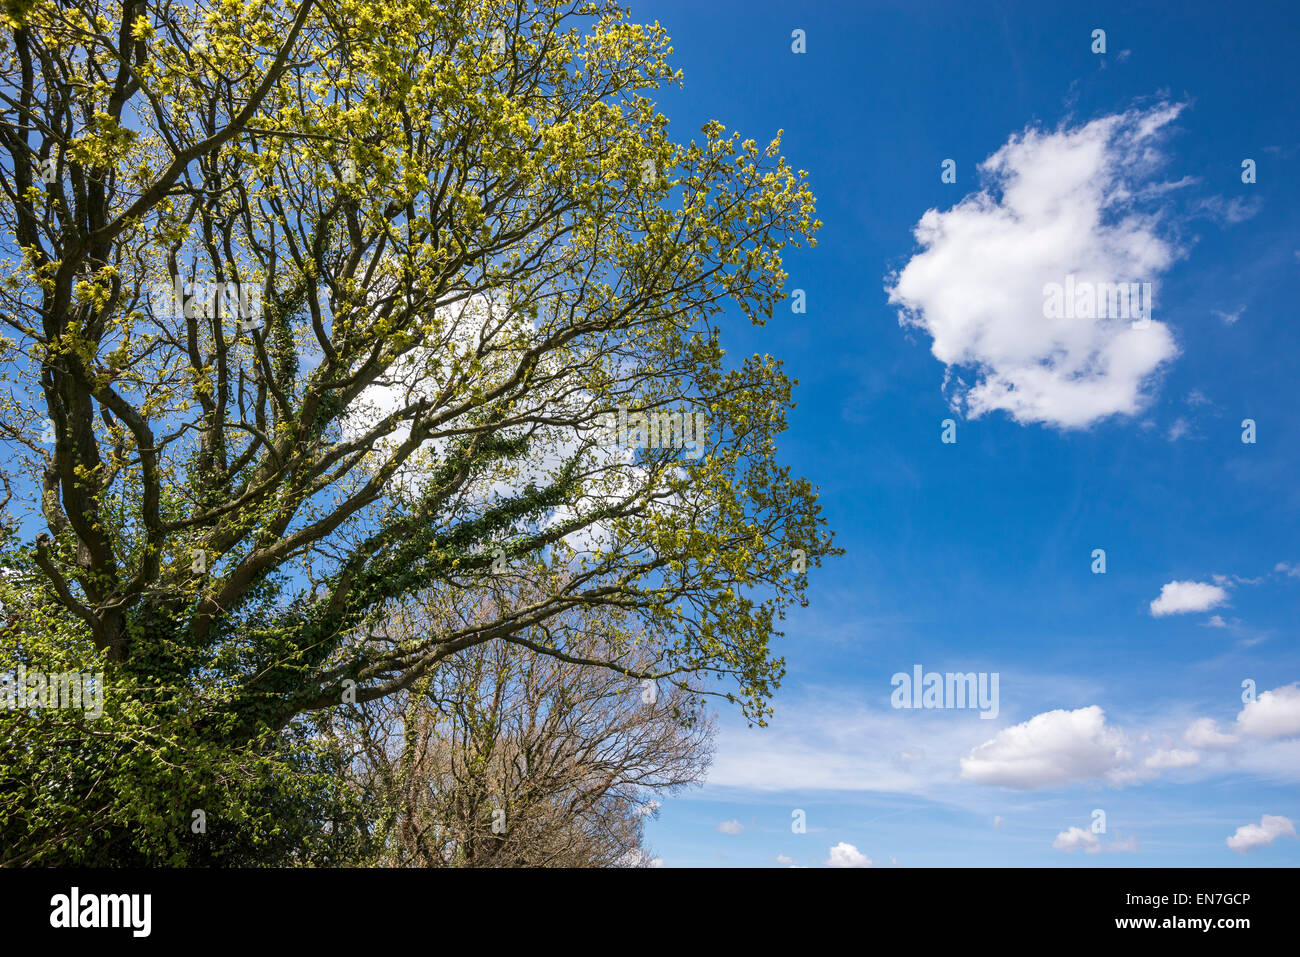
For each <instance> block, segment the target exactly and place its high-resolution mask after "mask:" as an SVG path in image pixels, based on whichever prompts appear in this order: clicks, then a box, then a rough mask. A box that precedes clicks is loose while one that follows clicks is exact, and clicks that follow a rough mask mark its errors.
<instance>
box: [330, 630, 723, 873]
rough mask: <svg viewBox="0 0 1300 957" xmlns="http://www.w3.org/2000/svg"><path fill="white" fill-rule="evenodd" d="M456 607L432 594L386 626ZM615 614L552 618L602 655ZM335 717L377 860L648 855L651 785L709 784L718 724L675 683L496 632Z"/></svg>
mask: <svg viewBox="0 0 1300 957" xmlns="http://www.w3.org/2000/svg"><path fill="white" fill-rule="evenodd" d="M448 614H450V615H454V616H456V617H461V614H458V613H457V612H456V611H454V610H447V611H443V612H439V611H438V610H437V609H433V608H428V607H427V606H426V607H423V608H421V609H420V610H419V611H418V612H417V613H416V614H415V615H414V616H412V615H400V616H394V618H393V619H390V620H389V622H386V628H385V630H386V631H388V632H389V633H390V634H394V635H395V634H399V633H401V634H405V633H409V632H411V631H414V630H419V629H421V628H425V627H427V626H428V625H429V624H430V623H431V622H432V621H436V620H437V619H438V618H439V617H446V616H447V615H448ZM465 617H468V618H471V619H472V618H476V617H477V618H481V617H484V615H483V614H482V613H481V612H477V611H476V612H474V613H473V614H472V615H469V616H465ZM620 617H621V616H619V615H617V614H614V613H611V612H607V611H596V612H590V611H587V612H582V613H576V612H575V613H570V614H567V615H564V616H561V619H560V620H559V621H558V622H556V623H553V625H552V626H551V627H561V628H567V629H570V630H571V632H572V634H571V637H570V640H569V641H568V646H569V647H570V648H571V649H573V650H575V651H585V652H586V653H588V654H589V655H591V656H593V657H594V656H603V655H607V654H609V652H608V648H609V645H610V644H611V643H612V642H614V641H617V640H619V639H620V637H621V636H622V634H623V627H624V624H623V622H622V621H621V620H620ZM466 623H469V622H466ZM449 624H450V623H447V622H444V623H443V626H444V627H446V626H447V625H449ZM624 657H625V661H624V664H625V665H627V666H628V667H629V669H631V668H633V667H634V668H636V669H637V670H646V669H648V668H652V667H653V665H654V662H653V661H652V660H650V652H649V650H648V649H647V648H646V647H645V646H639V647H637V648H634V649H632V650H630V651H628V652H625V653H624ZM329 730H330V733H331V735H335V736H337V740H338V741H339V743H340V745H341V746H342V751H343V752H344V753H346V754H349V755H352V756H353V760H352V764H351V765H350V776H351V779H352V783H353V785H354V786H355V787H356V789H357V791H356V794H355V797H356V800H357V803H358V804H359V805H360V806H363V807H366V808H368V809H370V812H371V813H370V822H371V823H370V832H369V834H368V838H369V840H368V842H367V843H368V844H369V845H370V846H372V847H374V848H375V851H374V853H375V855H376V857H375V859H376V861H377V862H378V863H382V864H385V865H389V866H417V867H441V866H463V867H502V866H528V867H606V866H614V865H622V866H642V865H644V864H646V863H648V862H649V861H650V860H651V855H650V853H649V852H648V850H647V849H646V848H645V847H644V846H643V837H644V833H643V832H644V824H645V821H646V820H647V818H648V817H651V816H653V815H654V813H655V812H656V810H657V808H658V802H657V801H656V800H655V799H654V798H655V796H656V795H662V794H665V793H672V792H675V791H677V790H679V789H680V788H682V787H684V786H686V785H688V784H692V783H697V782H700V781H702V779H703V776H704V773H705V771H706V770H707V767H708V763H709V759H710V756H711V750H710V743H711V740H712V737H713V722H712V721H711V720H710V719H708V718H707V716H706V715H704V714H703V713H701V712H700V710H699V703H698V702H697V701H694V700H692V698H691V696H690V695H689V694H688V693H686V692H684V691H683V690H681V689H680V688H673V687H667V688H665V689H663V691H662V694H661V693H660V689H659V688H658V687H657V686H656V685H654V684H653V683H651V682H646V683H645V684H642V683H641V682H638V681H637V680H635V679H629V678H627V677H625V676H623V675H620V674H618V673H616V672H614V671H612V670H609V669H605V668H593V667H590V666H587V665H582V664H576V663H573V662H570V661H564V660H561V659H558V658H555V657H553V656H550V655H544V654H537V653H535V652H532V651H529V650H528V649H526V648H521V647H519V646H517V645H512V644H509V643H507V642H493V643H491V644H482V645H476V646H475V647H474V648H472V649H469V650H467V651H466V652H462V653H461V654H459V655H456V656H454V657H452V658H449V659H447V660H446V661H445V662H443V663H441V664H440V665H439V666H438V668H437V669H436V670H435V671H434V672H433V673H432V674H431V675H430V676H429V677H428V678H426V679H423V680H422V681H420V682H417V683H416V685H415V686H414V687H412V688H411V689H409V690H407V691H403V692H400V693H398V694H396V695H391V696H389V697H387V698H384V699H381V700H379V701H373V702H369V703H366V704H362V705H359V706H358V708H357V709H355V710H354V709H349V708H340V709H336V710H334V711H332V712H330V720H329Z"/></svg>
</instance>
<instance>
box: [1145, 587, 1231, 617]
mask: <svg viewBox="0 0 1300 957" xmlns="http://www.w3.org/2000/svg"><path fill="white" fill-rule="evenodd" d="M1227 600H1228V592H1227V590H1226V589H1224V588H1223V587H1222V586H1220V585H1211V584H1210V583H1209V582H1191V581H1187V582H1177V581H1175V582H1168V583H1166V584H1165V585H1163V586H1162V587H1161V589H1160V596H1159V597H1158V598H1156V599H1155V600H1154V601H1152V602H1151V614H1152V615H1153V616H1155V617H1156V618H1163V617H1164V616H1165V615H1183V614H1186V613H1187V612H1193V611H1209V610H1210V609H1211V608H1217V607H1218V606H1219V605H1222V604H1223V603H1224V602H1225V601H1227Z"/></svg>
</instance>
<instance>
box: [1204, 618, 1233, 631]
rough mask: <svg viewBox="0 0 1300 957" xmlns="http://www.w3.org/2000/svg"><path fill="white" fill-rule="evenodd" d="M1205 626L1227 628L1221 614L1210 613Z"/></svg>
mask: <svg viewBox="0 0 1300 957" xmlns="http://www.w3.org/2000/svg"><path fill="white" fill-rule="evenodd" d="M1205 626H1206V627H1207V628H1227V627H1228V623H1227V622H1226V621H1224V620H1223V616H1222V615H1211V616H1210V618H1209V620H1208V621H1206V623H1205Z"/></svg>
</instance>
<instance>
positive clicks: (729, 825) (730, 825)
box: [717, 821, 745, 834]
mask: <svg viewBox="0 0 1300 957" xmlns="http://www.w3.org/2000/svg"><path fill="white" fill-rule="evenodd" d="M717 829H718V830H719V831H721V832H722V833H723V834H739V833H740V832H741V831H743V830H744V829H745V825H743V824H741V823H740V822H739V821H723V822H722V823H721V824H719V825H718V827H717Z"/></svg>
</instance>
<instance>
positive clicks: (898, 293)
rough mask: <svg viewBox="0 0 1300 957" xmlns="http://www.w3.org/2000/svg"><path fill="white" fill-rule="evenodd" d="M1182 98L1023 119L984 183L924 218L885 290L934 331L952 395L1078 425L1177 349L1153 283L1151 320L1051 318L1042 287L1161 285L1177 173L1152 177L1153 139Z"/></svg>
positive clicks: (1125, 400) (960, 403) (909, 319)
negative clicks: (1169, 199)
mask: <svg viewBox="0 0 1300 957" xmlns="http://www.w3.org/2000/svg"><path fill="white" fill-rule="evenodd" d="M1181 109H1182V106H1181V105H1178V104H1169V103H1162V104H1158V105H1156V106H1154V107H1151V108H1149V109H1136V108H1135V109H1132V110H1129V111H1126V112H1123V113H1118V114H1114V115H1110V116H1104V117H1101V118H1099V119H1096V120H1093V121H1092V122H1089V123H1086V124H1084V125H1082V126H1077V127H1062V128H1060V129H1057V130H1056V131H1053V132H1047V131H1042V130H1035V129H1030V130H1026V131H1025V132H1024V133H1021V134H1018V135H1015V136H1012V137H1011V139H1010V140H1009V141H1008V142H1007V143H1006V144H1005V145H1004V146H1002V147H1001V148H1000V149H999V150H998V151H997V152H996V153H994V154H993V155H992V156H990V157H989V158H988V159H987V160H985V161H984V163H982V164H981V166H980V172H981V174H982V176H983V182H984V189H982V190H980V191H979V192H976V193H973V194H971V195H968V196H967V197H965V198H964V199H963V200H962V201H961V202H959V203H958V204H957V205H956V206H954V207H953V208H952V209H950V210H947V211H946V212H941V211H939V210H937V209H931V210H929V211H928V212H926V213H925V215H924V216H922V217H921V220H920V222H919V223H918V224H917V226H916V228H915V230H914V234H915V237H916V240H917V243H918V244H919V246H920V247H921V248H920V250H919V251H918V252H917V253H916V254H915V255H913V256H912V258H911V259H910V260H909V261H908V262H907V264H906V265H905V266H904V267H903V268H902V269H901V270H899V271H898V272H897V273H895V274H894V275H892V276H891V277H890V279H889V281H888V282H887V284H886V291H887V292H888V293H889V301H890V303H892V304H894V305H896V306H898V307H899V310H900V315H899V321H900V322H901V323H902V324H903V325H905V326H909V327H914V328H917V329H919V330H921V331H923V332H924V333H926V334H927V335H929V336H930V338H931V339H932V340H933V342H932V345H931V351H932V352H933V354H934V356H935V358H937V359H938V360H939V361H940V362H942V363H944V365H945V366H946V367H947V375H946V382H947V385H948V389H949V397H950V400H951V402H952V403H953V405H954V407H955V408H957V409H959V410H961V411H964V412H965V413H966V414H968V415H970V416H971V417H978V416H981V415H983V414H985V413H988V412H994V411H998V410H1001V411H1004V412H1006V413H1007V414H1009V415H1011V416H1012V417H1013V418H1014V419H1015V420H1016V421H1018V422H1022V423H1030V422H1040V423H1045V424H1048V425H1052V426H1057V427H1061V428H1082V427H1086V426H1088V425H1091V424H1092V423H1094V422H1097V421H1099V420H1101V419H1104V418H1106V417H1108V416H1112V415H1134V414H1136V413H1137V412H1139V411H1140V410H1141V409H1142V408H1143V407H1144V406H1145V405H1146V404H1147V400H1148V398H1149V394H1150V390H1151V388H1152V384H1153V378H1154V376H1155V373H1156V372H1157V370H1158V369H1159V368H1160V366H1161V365H1162V364H1163V363H1165V362H1167V361H1168V360H1170V359H1172V358H1173V357H1174V356H1175V355H1176V353H1177V347H1176V345H1175V343H1174V337H1173V335H1172V333H1171V332H1170V329H1169V327H1168V326H1167V325H1166V324H1164V323H1163V322H1161V321H1159V318H1158V316H1159V310H1160V305H1159V298H1158V295H1157V296H1156V298H1155V309H1154V313H1155V315H1156V319H1155V320H1154V321H1151V322H1142V323H1134V322H1132V321H1130V319H1127V318H1117V317H1114V316H1110V315H1108V316H1106V317H1105V318H1066V317H1062V318H1048V315H1047V314H1048V312H1049V310H1047V309H1046V308H1045V296H1046V289H1047V288H1048V287H1049V286H1051V285H1052V284H1056V285H1059V286H1064V284H1065V283H1066V282H1067V277H1070V276H1073V277H1074V280H1073V281H1074V283H1075V288H1077V289H1083V288H1084V286H1082V285H1079V284H1099V283H1142V282H1150V283H1152V289H1153V290H1157V289H1158V278H1159V276H1160V275H1161V274H1162V273H1163V272H1164V271H1165V270H1166V269H1168V267H1169V266H1170V264H1171V263H1172V262H1174V260H1175V259H1177V258H1178V257H1179V256H1180V255H1181V250H1180V249H1179V248H1178V246H1177V245H1176V244H1175V243H1174V242H1173V241H1172V240H1170V239H1169V238H1166V237H1165V236H1164V235H1162V233H1163V232H1164V230H1163V228H1162V223H1161V218H1162V210H1161V209H1160V205H1159V204H1160V201H1161V199H1162V197H1166V196H1167V195H1168V193H1169V190H1170V189H1171V188H1173V187H1174V186H1176V185H1181V184H1167V183H1159V182H1157V181H1156V172H1157V168H1158V166H1159V165H1160V163H1161V161H1162V160H1161V155H1160V152H1159V149H1158V145H1159V141H1160V140H1161V138H1162V136H1163V135H1164V134H1165V133H1166V132H1167V129H1168V126H1169V124H1170V123H1171V122H1172V121H1173V120H1174V119H1175V118H1176V117H1177V116H1178V114H1179V112H1180V111H1181ZM1088 288H1095V286H1088ZM1106 311H1107V312H1109V309H1107V310H1106ZM1071 313H1073V310H1071ZM1067 315H1068V314H1067Z"/></svg>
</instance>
